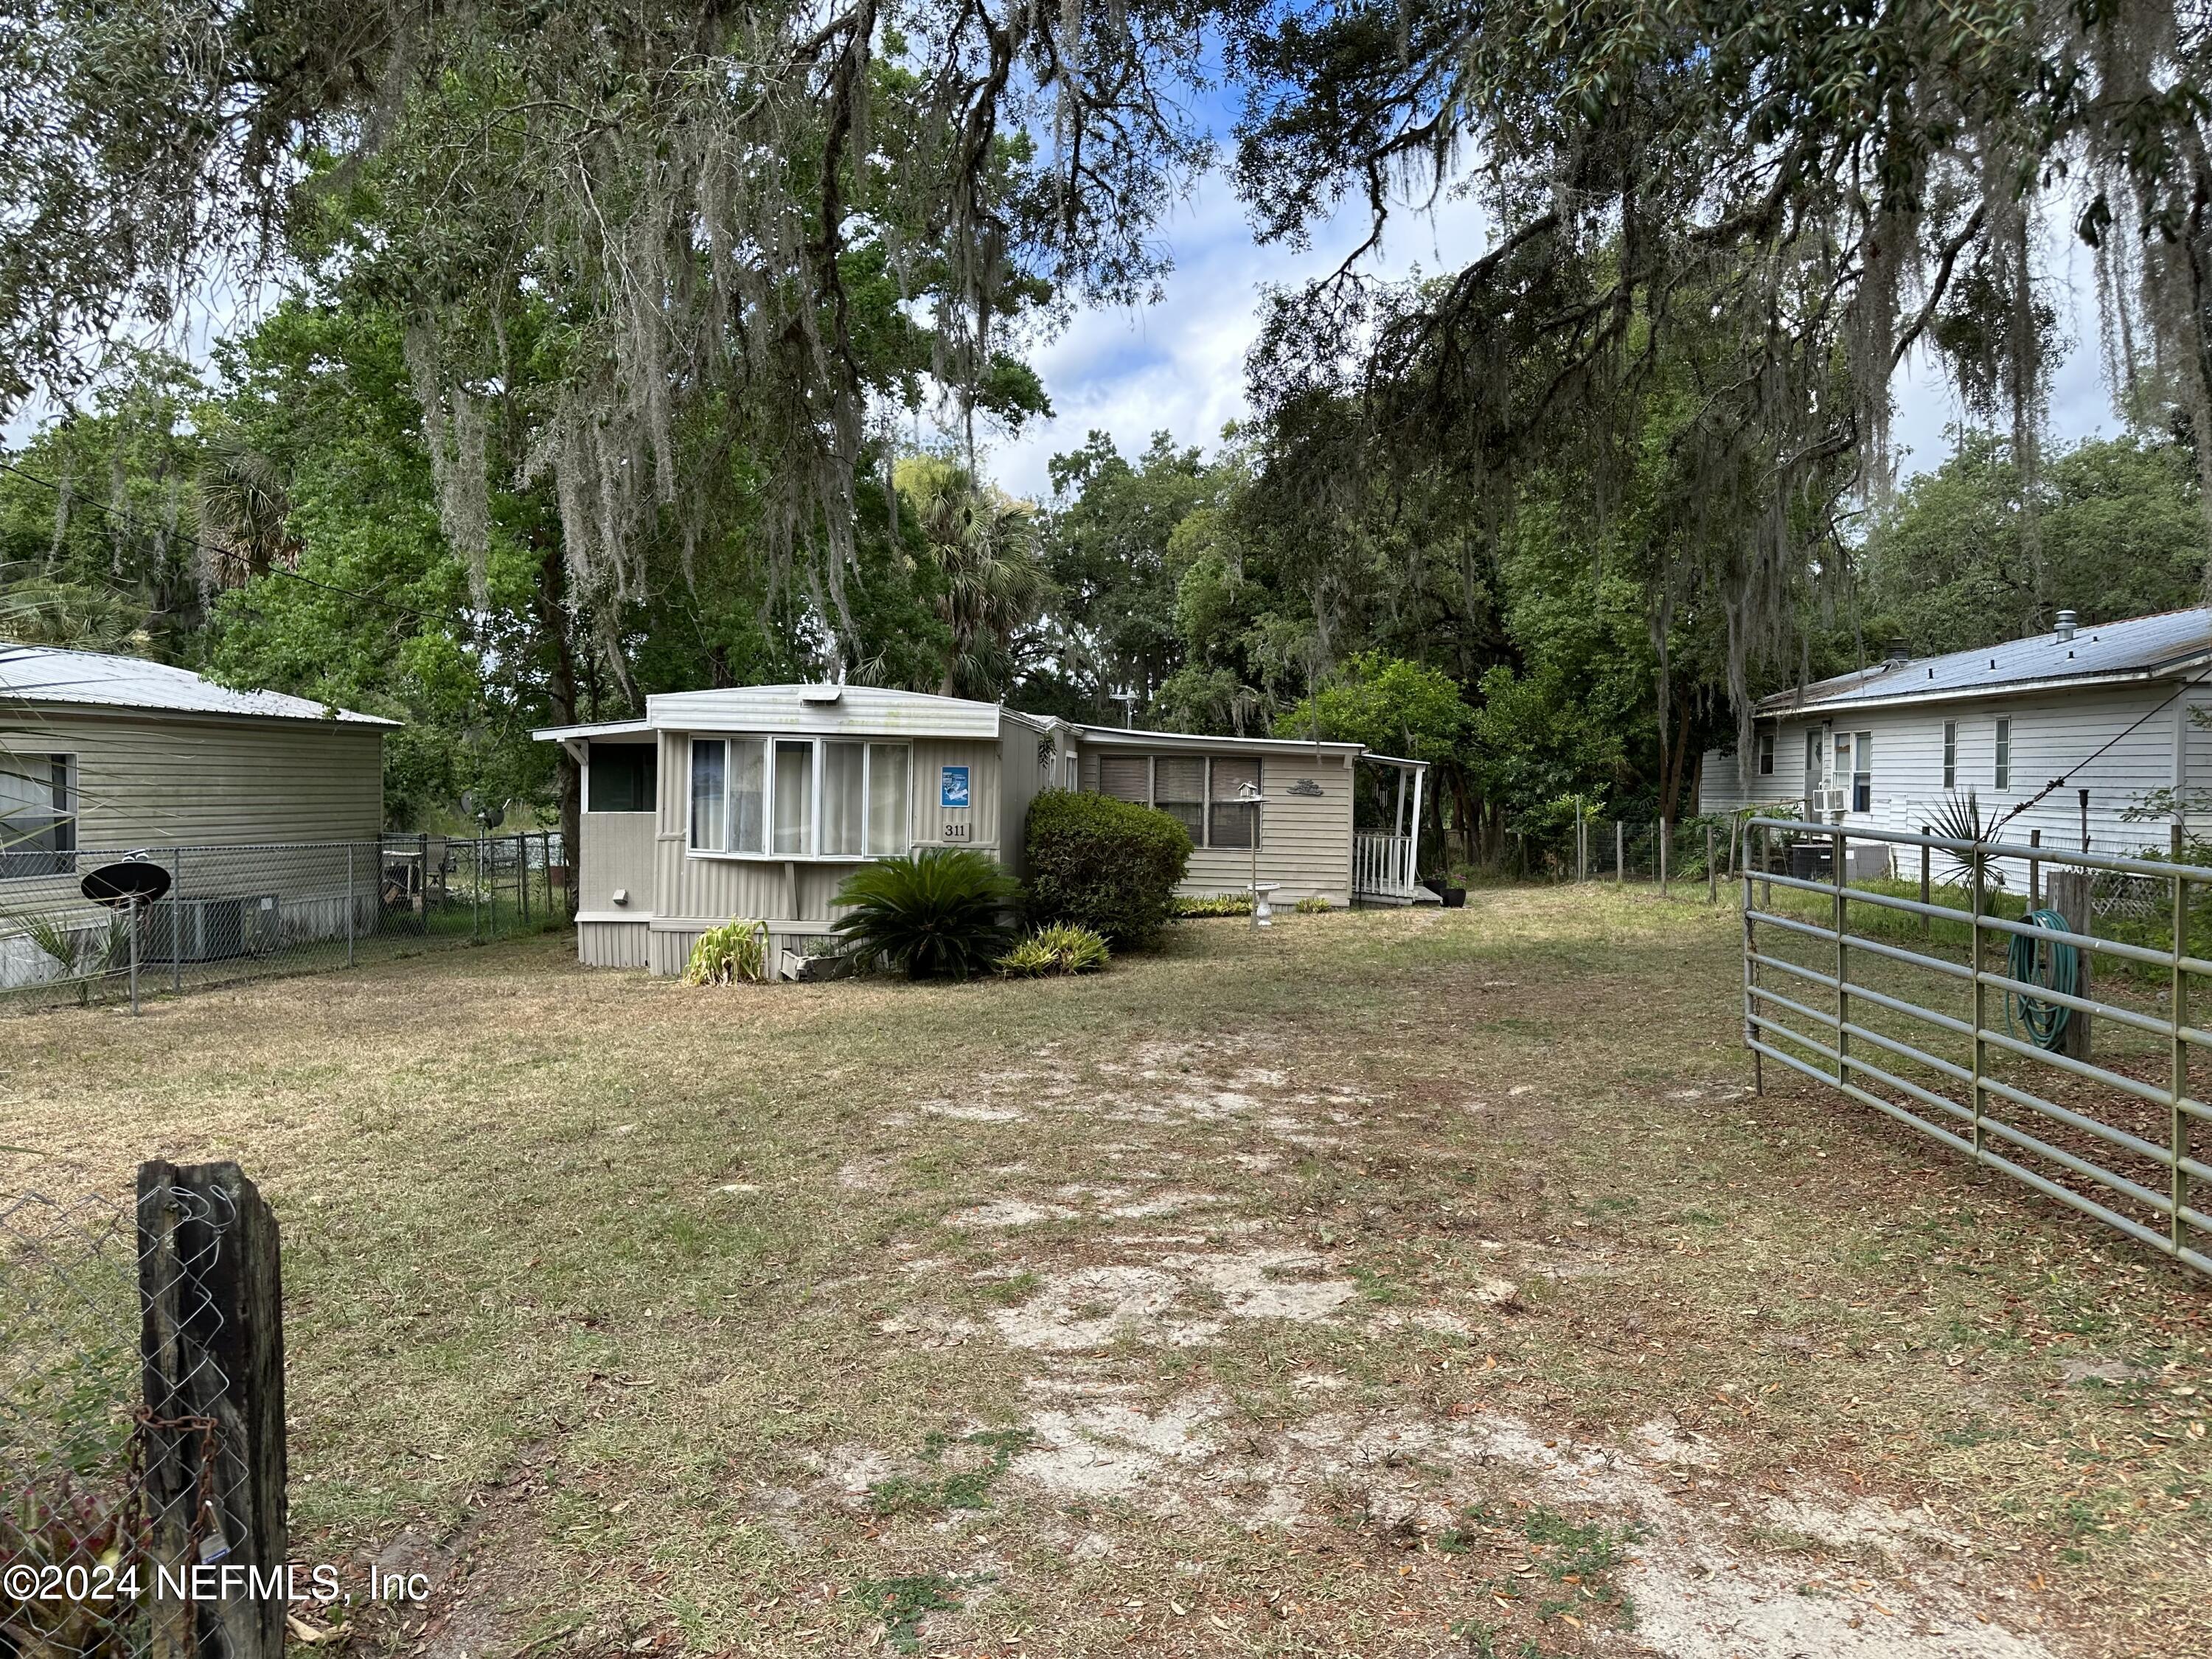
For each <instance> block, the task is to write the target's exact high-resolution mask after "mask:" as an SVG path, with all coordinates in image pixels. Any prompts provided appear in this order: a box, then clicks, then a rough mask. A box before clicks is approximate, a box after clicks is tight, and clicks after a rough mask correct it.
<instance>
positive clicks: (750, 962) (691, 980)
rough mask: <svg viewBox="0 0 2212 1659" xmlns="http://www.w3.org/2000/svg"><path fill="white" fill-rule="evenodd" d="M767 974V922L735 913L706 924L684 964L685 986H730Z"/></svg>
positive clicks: (759, 978)
mask: <svg viewBox="0 0 2212 1659" xmlns="http://www.w3.org/2000/svg"><path fill="white" fill-rule="evenodd" d="M767 977H768V924H767V923H766V922H764V921H753V920H751V919H750V917H745V916H739V917H738V918H737V919H736V920H735V921H726V922H724V923H723V924H722V925H721V926H720V927H709V928H708V930H707V931H706V932H705V933H702V934H700V935H699V942H698V943H697V944H696V945H693V946H692V947H691V960H690V962H688V963H685V964H684V983H685V984H686V985H732V984H735V983H736V982H737V981H739V980H741V979H751V980H761V979H766V978H767Z"/></svg>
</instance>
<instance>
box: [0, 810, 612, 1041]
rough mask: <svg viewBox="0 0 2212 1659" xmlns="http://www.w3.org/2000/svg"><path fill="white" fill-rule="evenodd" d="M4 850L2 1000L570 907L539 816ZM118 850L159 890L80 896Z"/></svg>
mask: <svg viewBox="0 0 2212 1659" xmlns="http://www.w3.org/2000/svg"><path fill="white" fill-rule="evenodd" d="M9 856H10V858H11V862H10V863H9V864H8V865H7V866H4V867H0V1012H22V1011H25V1010H27V1009H31V1008H39V1007H52V1006H58V1005H66V1004H73V1003H74V1004H93V1003H101V1002H116V1001H123V1000H137V999H143V998H146V997H150V996H157V995H161V994H179V993H182V992H185V991H188V990H192V989H197V988H202V987H209V986H215V985H228V984H235V983H237V982H239V981H244V980H250V979H259V978H265V977H270V976H273V975H287V974H303V973H315V972H321V971H325V970H327V969H336V968H349V967H353V966H356V965H357V964H359V963H363V962H371V961H382V960H390V959H392V958H394V957H404V956H408V955H413V954H416V953H419V952H421V951H425V950H429V949H435V948H438V947H441V946H446V945H470V944H480V943H482V942H483V941H485V940H487V939H501V938H506V937H509V936H512V935H513V934H517V933H530V932H535V931H537V930H538V929H541V928H544V927H550V926H554V925H556V924H557V923H559V922H562V921H567V920H568V916H569V911H570V907H571V904H572V900H571V897H570V895H571V894H572V893H573V891H574V889H573V887H572V885H571V884H570V880H569V872H568V856H567V851H566V848H565V846H564V843H563V842H562V837H561V836H560V834H559V833H558V832H557V831H550V830H541V831H532V832H528V833H524V834H517V835H512V836H483V837H476V838H461V837H455V836H428V835H416V836H379V837H377V838H376V839H375V840H373V841H335V842H263V843H255V844H250V845H240V846H194V847H159V848H122V849H115V848H111V849H90V848H87V849H70V850H68V851H64V852H41V853H39V854H35V855H32V854H12V855H9ZM118 864H130V865H135V866H154V867H155V870H157V871H158V872H159V874H158V875H156V876H151V877H150V879H151V880H152V881H153V882H154V883H155V884H159V885H160V886H161V889H162V890H161V892H160V893H159V895H158V896H153V897H150V898H147V899H143V900H140V901H137V902H130V903H112V902H99V901H96V900H94V899H93V898H88V897H87V896H86V884H87V882H88V879H89V878H92V877H93V876H94V872H98V871H100V870H102V869H106V868H111V867H112V866H115V865H118ZM95 890H97V887H96V884H95Z"/></svg>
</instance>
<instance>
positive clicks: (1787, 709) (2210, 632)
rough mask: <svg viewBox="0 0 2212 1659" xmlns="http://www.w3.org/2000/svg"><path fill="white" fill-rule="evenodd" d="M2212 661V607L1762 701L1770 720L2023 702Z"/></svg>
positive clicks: (1955, 655) (2015, 643)
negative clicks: (1887, 707)
mask: <svg viewBox="0 0 2212 1659" xmlns="http://www.w3.org/2000/svg"><path fill="white" fill-rule="evenodd" d="M2207 659H2212V608H2207V607H2204V606H2198V607H2197V608H2196V609H2193V610H2189V611H2161V612H2160V613H2159V614H2158V615H2156V616H2151V617H2133V618H2131V619H2130V620H2129V621H2126V622H2117V623H2097V624H2095V625H2093V626H2090V625H2086V624H2085V625H2083V626H2081V627H2078V628H2076V629H2075V632H2074V636H2073V638H2071V639H2062V638H2061V637H2060V636H2059V635H2057V633H2056V632H2053V633H2049V634H2037V635H2032V636H2030V637H2029V638H2027V639H2024V640H2008V641H2006V642H2005V643H2004V644H2002V645H1992V646H1987V647H1982V648H1980V649H1978V650H1973V651H1954V652H1952V653H1949V654H1948V655H1946V656H1941V657H1913V658H1909V659H1905V660H1903V661H1894V660H1893V661H1890V662H1884V663H1877V664H1876V665H1874V666H1873V667H1871V668H1864V669H1861V670H1859V671H1857V672H1856V673H1850V674H1838V675H1837V676H1836V677H1835V678H1832V679H1826V680H1820V681H1817V682H1815V683H1814V684H1811V685H1808V686H1807V687H1805V688H1804V690H1803V691H1802V693H1801V692H1798V691H1784V692H1778V693H1777V694H1776V695H1775V696H1771V697H1765V698H1762V699H1761V700H1760V702H1759V713H1760V714H1793V713H1797V712H1800V711H1803V712H1806V713H1812V712H1815V711H1818V710H1821V709H1828V708H1869V707H1872V706H1875V705H1880V704H1887V703H1899V702H1916V701H1928V702H1938V701H1951V700H1955V699H1959V698H1965V697H1990V696H2021V695H2025V694H2027V693H2030V692H2038V691H2052V690H2062V689H2063V688H2065V687H2067V686H2070V685H2076V684H2098V683H2102V682H2110V681H2113V680H2127V679H2155V678H2159V677H2160V676H2161V675H2166V674H2172V673H2175V672H2178V671H2181V670H2183V669H2186V668H2190V667H2192V666H2194V665H2197V664H2198V663H2201V662H2203V661H2205V660H2207Z"/></svg>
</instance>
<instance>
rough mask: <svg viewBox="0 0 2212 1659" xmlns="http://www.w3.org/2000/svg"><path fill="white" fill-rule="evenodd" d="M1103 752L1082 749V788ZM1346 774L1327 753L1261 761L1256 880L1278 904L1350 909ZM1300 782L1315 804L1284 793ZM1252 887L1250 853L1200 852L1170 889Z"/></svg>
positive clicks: (1094, 780)
mask: <svg viewBox="0 0 2212 1659" xmlns="http://www.w3.org/2000/svg"><path fill="white" fill-rule="evenodd" d="M1105 752H1108V751H1106V750H1102V749H1100V748H1098V747H1097V746H1096V745H1093V744H1085V746H1084V748H1083V750H1082V755H1081V763H1080V776H1081V778H1082V781H1083V787H1085V789H1096V788H1097V787H1098V757H1099V756H1100V755H1101V754H1102V753H1105ZM1115 752H1119V751H1118V750H1117V751H1115ZM1186 752H1187V751H1186ZM1216 752H1218V753H1219V754H1222V755H1225V756H1230V755H1241V756H1249V755H1252V754H1255V753H1258V752H1260V751H1257V750H1239V749H1238V748H1237V746H1236V744H1234V742H1233V741H1229V740H1225V741H1224V742H1223V744H1222V745H1221V747H1220V749H1219V750H1218V751H1216ZM1301 782H1311V783H1313V784H1315V785H1317V786H1318V787H1320V789H1321V792H1322V793H1321V794H1320V795H1319V797H1318V798H1316V797H1314V796H1311V795H1304V794H1293V793H1291V787H1292V786H1293V785H1294V784H1298V783H1301ZM1260 787H1261V792H1262V793H1264V794H1265V795H1266V796H1267V805H1266V806H1265V808H1264V809H1262V812H1263V815H1262V817H1261V831H1260V841H1261V846H1260V879H1261V881H1272V882H1275V883H1278V884H1280V886H1281V888H1282V891H1281V892H1280V893H1279V895H1277V899H1278V902H1282V903H1285V904H1288V903H1293V902H1296V901H1297V900H1299V899H1301V898H1304V897H1307V896H1318V897H1322V898H1325V899H1327V900H1328V902H1330V903H1332V904H1339V905H1346V904H1350V903H1351V902H1352V768H1351V767H1349V766H1346V765H1345V764H1343V763H1342V762H1341V761H1340V758H1339V757H1338V756H1337V755H1335V754H1334V753H1331V754H1325V755H1323V756H1322V758H1321V759H1320V760H1319V761H1318V762H1316V761H1315V760H1314V759H1313V758H1312V757H1310V756H1306V757H1296V758H1289V757H1284V756H1283V755H1280V754H1267V755H1265V756H1264V757H1262V759H1261V763H1260ZM1251 883H1252V855H1251V854H1250V853H1249V852H1248V851H1247V850H1245V849H1244V848H1218V849H1209V848H1199V849H1198V850H1196V851H1194V852H1193V853H1192V854H1191V855H1190V867H1189V869H1188V871H1187V872H1185V874H1184V877H1183V879H1182V884H1181V885H1180V886H1178V887H1177V888H1176V891H1177V892H1179V893H1183V894H1188V895H1192V896H1205V895H1208V894H1212V893H1237V892H1243V890H1245V889H1247V888H1248V887H1249V886H1250V885H1251Z"/></svg>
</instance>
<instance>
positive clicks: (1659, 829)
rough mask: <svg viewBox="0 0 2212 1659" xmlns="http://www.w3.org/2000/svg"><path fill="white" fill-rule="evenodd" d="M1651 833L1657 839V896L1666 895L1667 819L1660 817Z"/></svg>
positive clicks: (1663, 896) (1662, 896)
mask: <svg viewBox="0 0 2212 1659" xmlns="http://www.w3.org/2000/svg"><path fill="white" fill-rule="evenodd" d="M1653 833H1654V834H1655V835H1656V836H1658V839H1659V896H1660V897H1661V898H1665V897H1666V896H1667V820H1666V819H1664V818H1662V819H1660V820H1659V823H1658V824H1657V826H1656V829H1654V831H1653Z"/></svg>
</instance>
